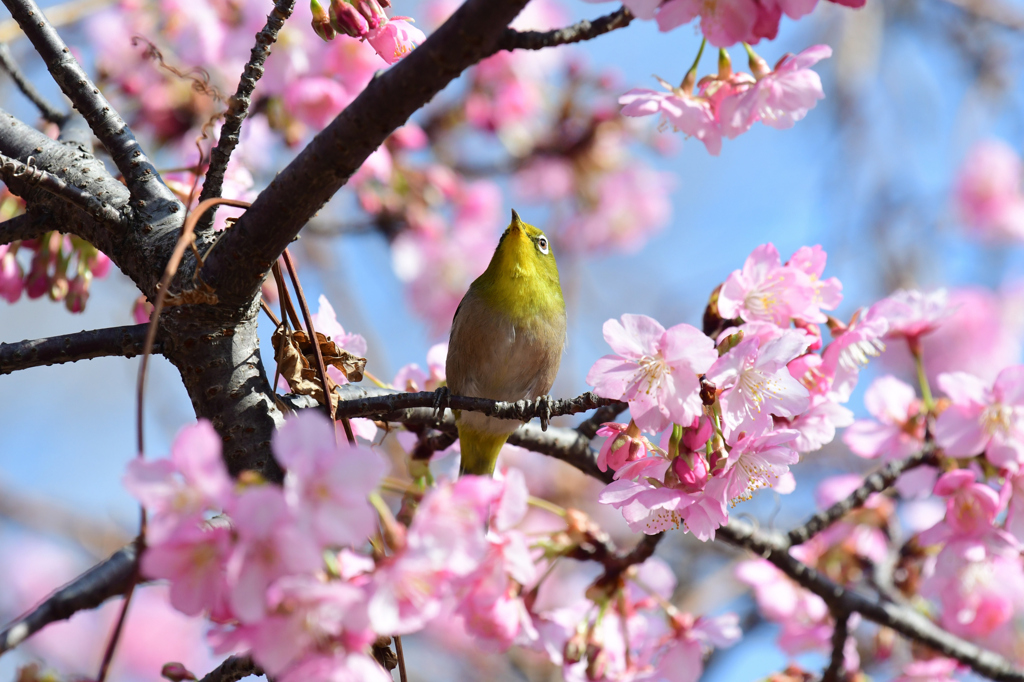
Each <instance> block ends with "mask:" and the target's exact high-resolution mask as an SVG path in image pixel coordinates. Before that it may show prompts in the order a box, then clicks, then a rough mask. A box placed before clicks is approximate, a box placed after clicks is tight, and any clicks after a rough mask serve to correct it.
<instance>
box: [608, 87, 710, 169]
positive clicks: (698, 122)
mask: <svg viewBox="0 0 1024 682" xmlns="http://www.w3.org/2000/svg"><path fill="white" fill-rule="evenodd" d="M662 85H663V86H664V87H665V88H666V90H668V92H657V91H655V90H645V89H643V88H634V89H633V90H630V91H629V92H627V93H625V94H624V95H622V96H621V97H619V104H621V105H622V115H623V116H651V115H654V114H661V120H662V121H664V122H666V123H668V124H669V125H671V126H672V128H673V129H674V130H678V131H681V132H683V133H685V134H686V135H689V136H692V137H695V138H697V139H698V140H700V141H701V142H703V143H704V146H705V147H706V148H707V150H708V153H709V154H711V155H712V156H718V155H719V154H720V153H721V151H722V134H721V132H719V129H718V122H717V120H716V118H715V114H714V112H713V111H712V108H711V102H710V101H708V100H707V98H704V97H701V96H697V97H694V96H693V95H690V94H687V93H685V92H683V91H682V90H681V89H678V88H673V87H671V86H670V85H669V84H668V83H665V82H664V81H662Z"/></svg>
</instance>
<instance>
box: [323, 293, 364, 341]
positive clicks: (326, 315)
mask: <svg viewBox="0 0 1024 682" xmlns="http://www.w3.org/2000/svg"><path fill="white" fill-rule="evenodd" d="M318 303H319V309H318V310H317V312H315V313H313V327H314V328H315V329H316V330H317V331H318V332H320V333H321V334H323V335H324V336H326V337H327V338H329V339H330V340H331V341H334V342H335V343H336V344H338V347H339V348H342V349H344V350H347V351H348V352H349V353H353V354H355V355H366V339H364V338H363V337H362V336H361V335H359V334H353V333H350V332H346V331H345V328H344V327H342V326H341V324H340V323H339V322H338V317H337V315H336V314H335V312H334V306H332V305H331V304H330V302H329V301H328V300H327V297H326V296H324V295H323V294H320V299H319V302H318Z"/></svg>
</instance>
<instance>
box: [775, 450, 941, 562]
mask: <svg viewBox="0 0 1024 682" xmlns="http://www.w3.org/2000/svg"><path fill="white" fill-rule="evenodd" d="M934 462H935V446H934V445H932V444H931V443H927V444H925V446H924V448H923V449H922V450H921V452H918V453H915V454H913V455H911V456H909V457H907V458H905V459H898V460H894V461H892V462H889V463H888V464H886V465H885V466H884V467H882V468H881V469H879V470H878V471H876V472H874V473H872V474H870V475H869V476H868V477H867V478H866V479H864V483H862V484H861V486H860V487H859V488H857V489H856V490H855V491H853V493H851V494H850V495H849V496H848V497H846V498H845V499H842V500H840V501H838V502H836V503H835V504H833V505H832V506H831V507H829V508H828V509H825V510H822V511H820V512H818V513H817V514H815V515H814V516H812V517H811V518H809V519H808V520H807V521H806V522H805V523H804V524H803V525H802V526H798V527H797V528H794V529H793V530H791V531H789V535H788V538H789V542H790V544H793V545H802V544H803V543H805V542H807V541H808V540H810V539H811V538H812V537H814V536H815V535H817V534H818V533H820V532H821V531H823V530H825V529H826V528H828V527H829V526H831V525H832V524H833V523H835V522H836V521H838V520H839V519H841V518H842V517H844V516H846V515H847V514H849V513H850V512H851V511H853V510H854V509H857V508H858V507H860V506H861V505H863V504H864V503H865V502H866V501H867V499H868V498H869V497H870V496H871V495H873V494H874V493H879V492H882V491H883V490H885V489H886V488H888V487H889V486H891V485H892V484H893V483H895V482H896V479H897V478H899V477H900V474H902V473H903V472H904V471H909V470H910V469H913V468H915V467H919V466H921V465H922V464H931V463H934Z"/></svg>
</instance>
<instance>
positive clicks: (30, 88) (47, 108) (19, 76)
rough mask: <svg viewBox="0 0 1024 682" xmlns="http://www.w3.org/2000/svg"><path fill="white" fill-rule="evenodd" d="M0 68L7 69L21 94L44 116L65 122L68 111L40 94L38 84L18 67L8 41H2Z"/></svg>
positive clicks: (51, 120) (0, 45) (0, 46)
mask: <svg viewBox="0 0 1024 682" xmlns="http://www.w3.org/2000/svg"><path fill="white" fill-rule="evenodd" d="M0 69H3V70H4V71H6V72H7V75H9V76H10V77H11V80H12V81H14V84H15V85H17V86H18V89H19V90H21V94H23V95H25V97H27V98H28V100H29V101H30V102H32V104H34V105H36V109H39V113H40V114H41V115H42V117H43V118H45V119H46V120H47V121H50V122H51V123H56V124H57V125H60V124H62V123H63V122H64V119H65V118H67V113H66V112H63V111H60V110H58V109H57V107H55V106H53V105H52V104H50V103H49V102H47V101H46V99H45V98H44V97H43V96H42V95H40V94H39V91H38V90H36V86H34V85H32V81H30V80H29V79H28V78H26V77H25V74H24V72H22V70H21V69H20V68H19V67H18V63H17V62H16V61H14V55H12V54H11V49H10V48H9V47H7V43H0Z"/></svg>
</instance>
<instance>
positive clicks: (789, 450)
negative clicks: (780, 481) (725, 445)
mask: <svg viewBox="0 0 1024 682" xmlns="http://www.w3.org/2000/svg"><path fill="white" fill-rule="evenodd" d="M799 435H800V434H799V433H798V432H797V431H793V430H791V429H781V430H779V431H771V432H769V433H765V434H763V435H747V436H743V437H741V438H740V439H739V440H738V441H737V442H736V444H735V445H734V446H733V448H732V450H731V451H730V452H729V457H728V459H727V460H726V465H725V466H726V470H725V479H726V481H727V482H728V485H727V488H726V495H727V497H729V498H730V499H732V500H733V502H734V503H735V502H737V501H742V500H749V499H750V498H751V496H753V494H754V493H755V492H756V491H758V490H760V489H761V488H770V487H772V485H773V483H774V481H775V479H777V478H778V477H779V476H781V475H782V474H784V473H786V472H787V471H789V465H790V464H796V463H797V462H798V461H800V456H799V455H798V454H797V452H796V450H794V449H793V441H794V440H796V438H797V437H799Z"/></svg>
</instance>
